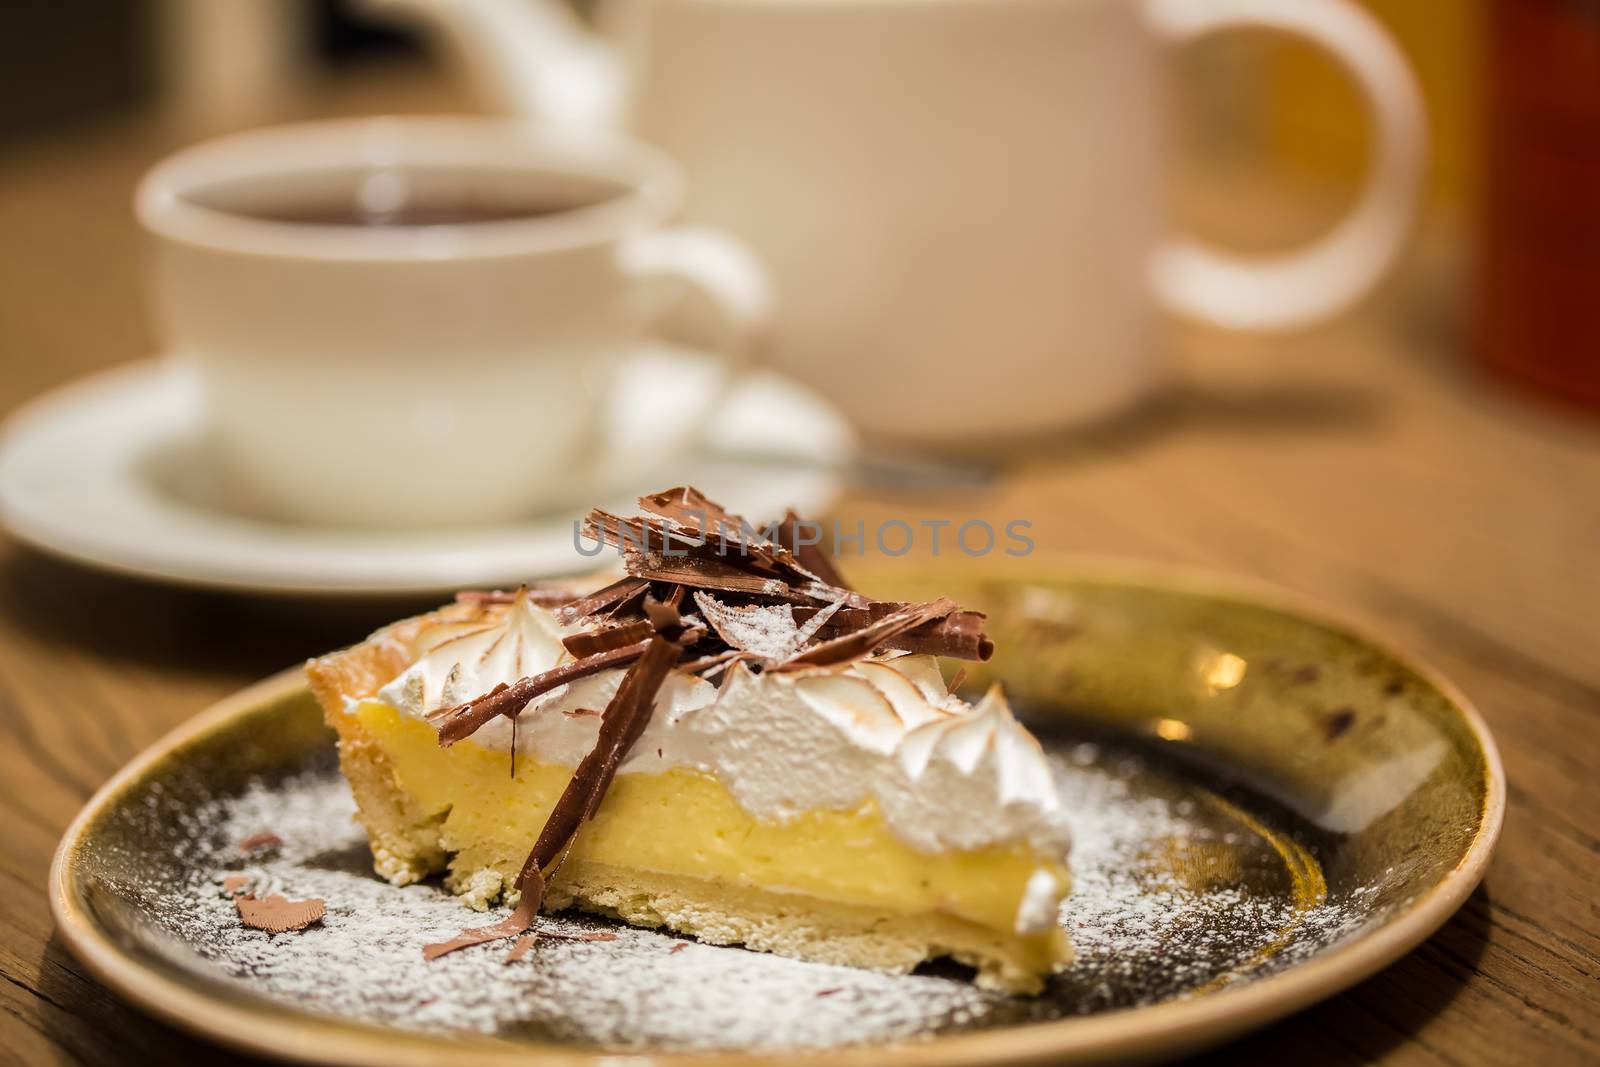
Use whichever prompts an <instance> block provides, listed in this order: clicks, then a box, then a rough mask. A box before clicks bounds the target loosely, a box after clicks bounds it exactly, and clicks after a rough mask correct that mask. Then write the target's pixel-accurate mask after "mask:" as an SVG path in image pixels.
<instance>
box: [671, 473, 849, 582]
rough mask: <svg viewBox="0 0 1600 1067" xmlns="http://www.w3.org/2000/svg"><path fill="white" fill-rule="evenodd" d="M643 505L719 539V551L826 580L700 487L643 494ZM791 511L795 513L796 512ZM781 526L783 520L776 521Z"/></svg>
mask: <svg viewBox="0 0 1600 1067" xmlns="http://www.w3.org/2000/svg"><path fill="white" fill-rule="evenodd" d="M639 506H640V507H642V508H644V509H645V510H646V511H650V512H654V513H655V514H657V515H660V516H661V517H663V518H665V519H667V520H669V521H670V522H673V523H676V524H678V527H679V529H681V530H684V531H686V532H691V533H693V534H695V535H698V536H699V537H701V538H703V539H705V540H706V541H710V540H711V539H713V538H715V539H717V540H718V542H719V545H718V548H719V552H718V553H717V554H718V555H720V556H722V557H723V558H727V557H728V555H729V554H730V552H729V550H730V549H733V550H736V551H737V555H738V556H739V558H740V560H741V561H742V562H744V563H746V564H747V565H748V566H750V567H751V568H752V569H756V570H762V571H769V572H778V571H783V572H787V573H788V574H789V576H790V577H794V578H800V579H804V580H805V581H806V582H809V583H817V582H821V581H823V579H821V578H820V577H819V576H818V575H817V574H816V573H814V572H813V571H811V570H809V569H807V568H806V566H805V565H804V564H803V563H802V562H801V561H800V560H799V559H798V558H797V557H796V556H795V554H794V553H793V552H791V551H790V550H789V549H788V548H787V547H786V546H785V545H784V544H783V542H782V540H781V539H779V540H777V541H772V540H768V539H767V538H765V537H763V536H761V534H760V533H759V532H757V531H756V530H755V529H753V528H752V527H751V526H750V524H749V523H748V522H746V521H745V520H744V519H743V518H742V517H740V516H738V515H734V514H732V513H731V512H729V511H728V510H727V509H726V508H724V507H723V506H722V505H721V504H718V503H717V502H716V501H714V500H712V499H710V498H709V497H707V496H706V495H705V494H703V493H701V492H700V491H699V490H698V489H695V488H692V487H690V486H679V487H677V488H675V489H667V490H665V491H663V492H660V493H652V494H650V495H649V496H642V497H640V498H639ZM790 514H793V513H792V512H791V513H790ZM775 525H777V526H779V527H780V528H781V526H782V524H781V523H779V524H775Z"/></svg>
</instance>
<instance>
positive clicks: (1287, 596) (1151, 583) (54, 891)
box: [49, 557, 1506, 1067]
mask: <svg viewBox="0 0 1600 1067" xmlns="http://www.w3.org/2000/svg"><path fill="white" fill-rule="evenodd" d="M1004 574H1005V568H996V567H988V568H970V569H969V568H963V569H962V576H963V577H976V578H985V577H995V578H1002V575H1004ZM1014 575H1015V571H1013V572H1012V576H1013V577H1014ZM1027 576H1028V578H1029V579H1030V580H1033V581H1041V582H1048V581H1080V582H1081V581H1089V582H1098V583H1103V584H1122V585H1128V586H1140V587H1147V588H1153V589H1157V590H1162V591H1167V592H1175V593H1184V594H1189V595H1198V596H1207V597H1211V598H1214V599H1218V600H1222V601H1231V602H1234V603H1240V604H1245V605H1250V606H1254V607H1263V608H1268V609H1273V610H1277V611H1280V612H1283V613H1285V614H1289V615H1294V616H1297V617H1298V618H1299V619H1301V620H1302V621H1305V622H1308V623H1311V624H1313V625H1315V626H1318V627H1320V628H1322V629H1325V630H1328V631H1331V632H1335V633H1340V634H1343V635H1346V636H1349V637H1352V638H1354V639H1356V640H1358V641H1360V642H1362V643H1363V644H1365V645H1367V646H1369V647H1371V648H1373V649H1375V650H1377V651H1379V652H1381V653H1383V654H1384V655H1386V656H1388V657H1390V658H1392V659H1394V660H1395V661H1397V662H1400V663H1404V664H1405V665H1406V666H1407V667H1409V668H1410V669H1411V670H1413V671H1414V672H1415V673H1416V675H1417V676H1418V677H1419V678H1421V679H1423V680H1424V681H1426V682H1427V683H1428V684H1429V685H1430V686H1432V687H1433V688H1434V689H1435V690H1436V691H1437V692H1439V693H1440V694H1441V695H1442V696H1443V697H1444V698H1445V700H1446V701H1447V702H1448V704H1449V706H1450V708H1451V709H1452V710H1453V711H1454V712H1455V713H1456V714H1457V715H1459V716H1460V717H1461V719H1462V721H1463V722H1464V723H1465V724H1466V725H1467V728H1468V734H1469V736H1470V737H1471V738H1472V740H1473V742H1474V743H1475V744H1476V745H1477V748H1478V751H1479V752H1480V754H1481V755H1482V758H1483V769H1484V777H1485V790H1484V797H1483V810H1482V814H1481V817H1480V819H1479V823H1478V827H1477V831H1476V833H1475V834H1474V836H1473V839H1472V842H1471V844H1470V845H1468V847H1467V849H1466V851H1465V852H1464V853H1463V855H1462V857H1461V860H1460V862H1459V863H1457V865H1456V866H1455V867H1454V868H1453V869H1452V870H1450V871H1448V872H1447V873H1446V874H1445V875H1444V876H1443V877H1442V878H1441V879H1440V880H1439V882H1438V883H1437V884H1436V885H1435V886H1433V887H1432V888H1431V889H1430V890H1429V891H1428V892H1426V893H1424V894H1422V895H1421V896H1419V897H1418V898H1417V899H1416V900H1414V901H1413V902H1412V903H1411V904H1409V905H1408V906H1406V907H1404V908H1403V909H1401V910H1399V911H1397V912H1396V913H1395V914H1394V915H1392V916H1391V917H1390V918H1388V919H1387V920H1386V921H1385V922H1384V923H1383V924H1382V925H1381V926H1378V927H1376V928H1375V929H1372V930H1369V931H1367V932H1365V933H1362V934H1359V935H1356V936H1354V937H1352V938H1350V939H1349V941H1347V942H1345V943H1343V944H1339V945H1337V946H1335V947H1333V948H1329V949H1327V950H1325V951H1323V952H1320V953H1318V954H1317V955H1315V956H1314V957H1312V958H1310V959H1308V960H1306V961H1305V962H1303V963H1298V964H1295V965H1293V966H1291V967H1288V968H1286V969H1285V970H1283V971H1280V972H1278V973H1275V974H1270V975H1267V976H1264V977H1261V978H1257V979H1254V980H1252V981H1250V982H1246V983H1241V984H1238V985H1233V986H1229V987H1227V988H1224V989H1220V990H1217V991H1215V992H1211V993H1207V994H1206V995H1204V996H1199V997H1193V998H1188V999H1176V1000H1169V1001H1165V1002H1163V1003H1160V1004H1155V1005H1151V1006H1148V1007H1139V1008H1131V1009H1121V1010H1115V1011H1109V1012H1105V1013H1102V1014H1097V1015H1089V1016H1080V1017H1076V1018H1070V1019H1060V1020H1054V1021H1049V1022H1038V1023H1029V1024H1025V1025H1020V1026H1011V1027H1003V1028H999V1029H994V1030H986V1031H982V1032H976V1033H962V1034H952V1035H946V1036H940V1037H938V1038H935V1039H933V1040H930V1041H927V1042H923V1043H901V1044H883V1045H865V1046H857V1047H848V1048H838V1049H817V1050H794V1051H785V1052H776V1053H774V1052H766V1051H752V1052H638V1051H608V1050H604V1049H578V1048H574V1047H572V1046H566V1045H540V1044H536V1043H530V1042H525V1041H516V1042H509V1041H504V1040H498V1041H497V1040H495V1039H493V1038H488V1039H485V1038H478V1037H471V1036H465V1037H459V1038H458V1037H447V1036H439V1035H430V1034H417V1033H410V1032H406V1031H401V1030H389V1029H384V1028H380V1027H376V1026H372V1025H369V1024H366V1023H362V1022H357V1021H352V1020H340V1019H331V1018H330V1019H325V1018H321V1017H318V1016H315V1015H310V1014H305V1013H300V1012H296V1011H294V1010H293V1009H292V1008H286V1007H278V1006H274V1005H273V1004H272V1003H271V1002H269V1001H266V1000H262V1001H260V1002H259V1003H256V1002H234V1001H230V1000H224V999H216V998H213V997H211V996H209V995H207V994H206V993H204V992H202V991H200V990H199V989H198V988H195V987H192V986H189V985H186V984H185V983H183V982H181V981H179V980H177V979H175V978H173V977H170V976H169V975H168V974H166V973H165V972H163V971H161V970H159V969H155V968H151V967H148V966H147V965H145V964H144V963H142V962H141V961H140V959H139V957H138V956H137V954H136V953H133V952H129V951H126V950H124V949H123V948H122V947H120V946H119V945H118V944H117V943H116V942H115V940H114V939H113V938H112V937H110V936H108V935H107V933H106V932H105V930H103V929H102V928H101V926H100V925H99V924H98V923H97V922H96V920H95V918H94V916H93V915H92V914H91V913H90V912H89V911H88V910H87V909H85V908H84V907H83V906H82V905H81V903H80V899H79V895H78V893H77V892H75V890H74V886H75V885H76V880H77V876H78V873H79V872H78V866H77V863H76V860H77V856H78V854H79V852H80V851H81V850H82V849H83V848H84V846H85V839H86V837H87V836H88V833H89V831H90V830H91V828H92V827H93V826H94V825H95V823H96V822H97V821H98V820H100V819H101V818H102V817H103V816H104V815H105V814H106V813H107V812H108V811H109V810H110V809H111V808H112V807H113V806H114V805H115V803H116V801H117V800H118V798H119V797H120V796H121V795H122V794H123V793H125V792H126V791H127V790H129V789H131V788H133V787H135V786H137V785H138V783H139V782H140V781H141V780H142V779H143V777H144V776H145V774H146V773H147V772H148V771H149V770H150V769H151V768H153V767H155V766H157V765H159V764H160V763H162V762H163V761H164V760H166V759H167V758H168V757H169V756H170V755H171V754H172V753H174V752H176V751H179V750H181V749H182V748H184V747H186V746H188V745H190V744H192V743H194V742H196V741H199V740H200V739H202V738H205V737H207V736H209V735H212V734H214V733H217V732H219V731H221V730H224V729H226V728H228V726H229V725H231V724H232V723H233V721H234V720H236V719H239V718H242V717H244V716H246V715H249V714H251V713H252V712H254V711H256V710H257V709H259V708H260V707H261V706H262V705H264V704H268V703H272V702H275V701H278V700H281V699H283V698H285V697H287V696H289V695H291V694H293V693H294V692H295V691H297V690H299V689H302V688H304V687H305V678H304V674H303V673H302V671H301V669H300V668H299V667H291V668H288V669H286V670H284V671H281V672H279V673H277V674H275V675H272V676H271V677H269V678H266V679H264V680H262V681H260V682H257V683H255V684H253V685H250V686H247V687H246V688H244V689H242V690H239V691H238V692H236V693H233V694H232V695H230V696H228V697H225V698H224V699H222V700H221V701H219V702H217V703H216V704H213V705H212V706H211V707H209V708H207V709H206V710H204V711H202V712H200V713H199V714H197V715H195V716H194V717H193V718H191V719H188V720H187V721H185V722H183V723H181V724H179V725H178V726H177V727H175V728H174V729H172V730H171V731H170V732H169V733H167V734H166V735H165V736H163V737H162V738H160V739H159V740H157V741H156V742H155V743H154V744H152V745H151V746H150V747H148V748H147V749H145V750H144V751H143V752H141V753H140V754H139V755H138V756H136V757H135V758H134V759H133V760H131V761H130V762H129V763H128V764H127V766H125V767H123V768H122V770H120V771H118V772H117V774H116V775H114V776H113V777H112V778H111V780H110V781H108V782H107V783H106V784H105V785H103V786H102V787H101V788H100V789H99V790H98V791H97V792H96V793H95V794H94V796H93V797H91V798H90V800H89V802H88V803H87V804H86V805H85V806H84V809H83V810H82V811H81V812H80V813H79V814H78V816H77V817H76V818H75V819H74V820H73V821H72V824H71V825H70V826H69V827H68V828H67V831H66V833H65V834H64V835H63V837H62V839H61V843H60V844H59V845H58V846H57V848H56V852H55V855H54V857H53V859H52V861H51V864H50V874H49V897H50V911H51V915H52V917H53V918H54V920H55V924H56V929H57V930H58V931H59V932H60V935H61V938H62V940H63V942H64V943H65V944H66V946H67V948H68V949H69V950H70V951H71V952H72V954H73V955H74V956H75V957H77V959H78V960H79V961H81V962H82V963H83V964H84V965H85V966H86V967H87V968H88V969H89V971H90V972H91V973H92V974H93V975H94V976H95V977H96V978H97V979H98V980H100V981H101V982H102V983H104V984H105V985H106V986H107V987H108V988H110V989H111V990H113V991H114V992H116V993H117V994H118V995H120V996H121V997H123V998H124V999H126V1000H127V1001H129V1002H131V1003H133V1004H134V1005H136V1006H138V1007H139V1008H141V1009H143V1010H144V1011H146V1012H147V1013H149V1014H150V1015H152V1016H154V1017H156V1018H158V1019H160V1020H162V1021H163V1022H165V1023H167V1024H169V1025H172V1026H175V1027H177V1028H179V1029H181V1030H185V1031H187V1032H189V1033H191V1034H195V1035H198V1036H200V1037H203V1038H206V1039H209V1040H212V1041H215V1042H217V1043H219V1044H222V1045H225V1046H228V1047H232V1048H235V1049H239V1050H243V1051H247V1052H251V1053H255V1054H264V1055H268V1056H276V1057H280V1058H283V1059H287V1060H291V1061H296V1062H302V1063H339V1064H351V1065H362V1067H365V1065H372V1067H413V1065H415V1067H422V1065H424V1064H433V1063H437V1062H438V1061H439V1058H440V1057H441V1056H442V1055H444V1054H448V1055H449V1056H450V1057H451V1062H452V1063H455V1064H459V1065H461V1067H474V1065H478V1064H484V1065H498V1064H508V1063H513V1062H517V1063H528V1062H537V1063H542V1064H550V1065H556V1064H573V1065H578V1064H583V1065H589V1067H593V1065H597V1064H599V1063H601V1062H602V1061H605V1062H622V1061H625V1060H626V1061H631V1062H636V1063H644V1062H655V1061H661V1062H663V1063H671V1064H691V1063H702V1062H711V1061H714V1062H716V1063H717V1064H722V1065H729V1067H732V1065H743V1064H749V1065H752V1067H753V1065H755V1064H772V1063H775V1062H783V1063H799V1062H805V1063H810V1062H823V1061H826V1062H827V1063H829V1064H855V1063H861V1064H876V1063H883V1062H893V1063H896V1064H910V1065H917V1067H934V1065H943V1064H960V1063H972V1062H984V1063H993V1064H1002V1063H1003V1064H1021V1063H1043V1062H1064V1061H1070V1062H1074V1063H1094V1062H1104V1061H1107V1060H1111V1059H1116V1060H1118V1061H1119V1062H1126V1061H1139V1060H1150V1059H1157V1058H1162V1057H1167V1056H1172V1055H1176V1054H1178V1053H1180V1052H1184V1051H1193V1050H1198V1049H1201V1048H1204V1047H1207V1046H1210V1045H1214V1044H1217V1043H1219V1042H1221V1041H1223V1040H1226V1039H1227V1038H1230V1037H1233V1036H1237V1035H1239V1034H1242V1033H1244V1032H1245V1031H1247V1030H1250V1029H1253V1028H1255V1027H1258V1026H1261V1025H1264V1024H1265V1023H1268V1022H1271V1021H1273V1020H1276V1019H1279V1018H1282V1017H1284V1016H1287V1015H1289V1014H1291V1013H1293V1012H1295V1011H1298V1010H1300V1009H1302V1008H1305V1007H1308V1006H1310V1005H1311V1004H1314V1003H1316V1002H1317V1001H1319V1000H1322V999H1324V998H1326V997H1328V996H1331V995H1333V994H1334V993H1337V992H1339V991H1341V990H1343V989H1346V988H1348V987H1350V986H1352V985H1355V984H1356V983H1357V982H1359V981H1361V980H1363V979H1365V978H1368V977H1370V976H1371V975H1373V974H1375V973H1377V972H1378V971H1379V970H1381V969H1383V968H1384V967H1387V966H1388V965H1390V964H1391V963H1394V962H1395V961H1396V960H1398V959H1400V958H1401V957H1402V956H1404V955H1405V954H1407V953H1408V952H1410V951H1411V950H1412V949H1414V948H1415V947H1416V946H1417V945H1419V944H1421V943H1422V942H1423V941H1424V940H1425V939H1426V938H1427V937H1429V936H1430V935H1431V934H1433V933H1434V932H1435V931H1436V930H1438V929H1439V928H1440V927H1442V926H1443V925H1444V924H1445V922H1446V921H1447V920H1448V919H1449V918H1450V917H1451V916H1452V915H1453V914H1455V912H1456V910H1457V909H1459V908H1460V907H1461V905H1462V904H1464V903H1465V902H1466V900H1467V898H1468V897H1469V896H1470V895H1471V893H1472V891H1473V890H1474V889H1475V888H1476V887H1477V885H1478V883H1479V882H1480V881H1481V880H1482V878H1483V875H1484V873H1485V871H1486V870H1487V869H1488V865H1489V862H1490V859H1491V857H1492V855H1493V852H1494V848H1495V845H1496V843H1497V842H1498V840H1499V837H1500V831H1501V827H1502V824H1503V821H1504V815H1505V804H1506V782H1505V772H1504V769H1503V767H1502V764H1501V761H1500V755H1499V752H1498V750H1497V749H1496V747H1495V743H1494V738H1493V737H1492V736H1491V735H1490V733H1489V729H1488V726H1487V725H1486V724H1485V722H1484V721H1483V718H1482V716H1481V715H1480V714H1479V713H1478V711H1477V709H1476V708H1474V707H1473V705H1472V704H1471V702H1470V701H1468V700H1467V698H1466V697H1465V696H1464V695H1463V694H1462V693H1461V692H1460V690H1458V689H1457V688H1456V687H1455V686H1454V685H1453V684H1452V683H1451V682H1450V681H1449V680H1447V679H1446V678H1444V677H1443V676H1442V675H1440V674H1439V672H1438V671H1436V670H1434V669H1432V668H1431V667H1430V666H1428V665H1427V664H1425V663H1422V662H1420V661H1419V660H1418V658H1417V657H1416V656H1414V655H1412V654H1410V653H1408V652H1403V651H1401V650H1399V649H1397V648H1395V647H1394V646H1393V645H1392V644H1390V643H1389V642H1387V641H1385V640H1383V639H1381V638H1378V637H1374V636H1373V635H1372V633H1371V632H1370V630H1369V628H1367V627H1364V626H1360V625H1357V624H1354V623H1352V622H1350V621H1348V620H1346V619H1342V618H1340V617H1339V616H1338V615H1336V614H1334V613H1331V612H1329V611H1328V610H1327V609H1326V608H1325V607H1322V606H1320V605H1314V604H1311V603H1308V602H1307V601H1306V600H1305V599H1304V598H1303V597H1300V596H1298V595H1296V594H1291V593H1288V592H1286V591H1285V590H1283V589H1281V588H1278V587H1274V586H1271V585H1268V584H1264V583H1261V582H1258V581H1255V580H1253V579H1245V578H1236V577H1222V576H1218V575H1215V574H1211V573H1208V572H1205V571H1201V570H1197V569H1193V568H1187V567H1179V566H1172V565H1166V564H1150V563H1143V562H1133V561H1127V560H1119V559H1112V558H1100V557H1093V558H1091V557H1075V558H1074V560H1073V562H1071V563H1059V562H1058V563H1055V564H1051V565H1044V566H1040V565H1037V564H1035V565H1031V566H1029V567H1028V571H1027ZM1002 580H1005V579H1003V578H1002ZM286 1022H292V1025H287V1026H286V1025H285V1023H286Z"/></svg>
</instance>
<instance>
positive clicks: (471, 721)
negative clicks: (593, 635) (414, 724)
mask: <svg viewBox="0 0 1600 1067" xmlns="http://www.w3.org/2000/svg"><path fill="white" fill-rule="evenodd" d="M649 644H650V642H648V641H640V642H638V643H636V644H632V645H625V646H623V647H622V648H614V649H612V650H611V651H609V652H600V653H597V654H595V655H593V656H587V657H585V658H583V659H580V660H574V661H572V662H571V663H563V664H562V665H561V666H559V667H553V668H551V669H550V670H548V671H545V672H544V673H543V674H535V675H531V676H529V677H527V678H519V679H517V680H516V681H515V682H512V683H511V684H510V685H506V684H505V683H504V682H502V683H500V684H499V685H497V686H495V687H494V688H493V689H491V690H489V691H488V692H487V693H485V694H484V695H483V696H481V697H477V698H475V699H473V700H469V701H467V702H466V703H465V704H457V705H456V706H455V707H453V708H446V709H444V710H443V711H435V712H430V713H429V715H428V718H430V719H433V720H434V721H436V722H437V723H438V724H439V744H440V745H441V746H442V747H448V746H450V745H453V744H455V743H456V742H457V741H460V740H461V739H463V738H466V737H471V736H472V735H473V734H474V733H476V732H477V730H478V728H479V727H480V726H482V725H483V724H484V723H486V722H488V721H489V720H490V719H493V718H494V717H495V716H496V715H515V714H517V713H518V712H520V711H521V710H522V709H523V708H525V707H527V705H528V701H530V700H532V699H533V698H534V697H537V696H542V695H544V694H545V693H548V692H550V690H552V689H554V688H556V687H557V686H562V685H566V684H567V683H568V682H575V681H577V680H578V679H579V678H587V677H588V676H589V675H591V674H599V673H600V672H601V671H604V670H610V669H611V668H612V667H620V666H622V665H623V664H624V663H631V662H633V661H634V660H636V659H638V658H639V657H640V656H642V655H644V650H645V649H646V648H648V647H649Z"/></svg>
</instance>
